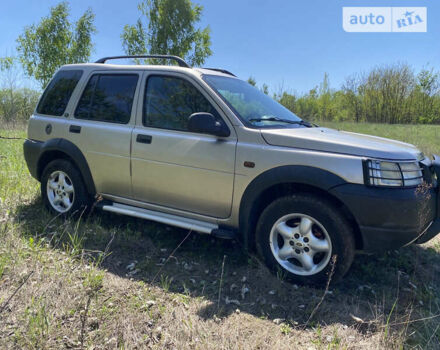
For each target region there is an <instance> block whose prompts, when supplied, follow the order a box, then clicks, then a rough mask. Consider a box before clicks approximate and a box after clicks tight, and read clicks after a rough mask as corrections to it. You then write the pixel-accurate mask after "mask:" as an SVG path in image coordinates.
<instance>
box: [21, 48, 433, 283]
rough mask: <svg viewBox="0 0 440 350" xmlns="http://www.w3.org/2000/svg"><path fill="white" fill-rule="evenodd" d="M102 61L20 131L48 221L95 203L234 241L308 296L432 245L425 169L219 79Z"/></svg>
mask: <svg viewBox="0 0 440 350" xmlns="http://www.w3.org/2000/svg"><path fill="white" fill-rule="evenodd" d="M125 57H131V56H125ZM113 58H120V57H107V58H103V59H101V60H99V61H97V62H96V63H92V64H73V65H66V66H63V67H62V68H61V69H60V70H59V71H58V72H57V73H56V74H55V76H54V77H53V79H52V81H51V82H50V84H49V85H48V87H47V89H46V91H45V92H44V93H43V95H42V97H41V99H40V101H39V103H38V106H37V108H36V110H35V113H34V114H33V115H32V117H31V118H30V121H29V128H28V139H27V140H26V142H25V144H24V155H25V158H26V161H27V165H28V168H29V170H30V173H31V174H32V175H33V176H34V177H35V178H36V179H38V180H39V181H40V182H41V192H42V196H43V200H44V203H45V204H46V206H47V207H48V208H49V210H51V211H52V212H54V213H55V214H57V215H58V214H60V213H62V214H63V215H71V214H74V213H78V212H81V211H83V208H87V207H90V206H91V204H92V203H93V202H94V201H95V204H96V205H97V206H98V207H101V208H102V209H103V210H106V211H110V212H113V213H118V214H123V215H130V216H135V217H138V218H145V219H148V220H153V221H157V222H161V223H165V224H169V225H174V226H178V227H182V228H186V229H190V230H194V231H199V232H203V233H207V234H211V235H213V236H217V237H223V238H237V239H239V240H241V241H242V242H243V244H244V245H245V247H247V248H248V249H256V250H257V252H258V253H259V254H260V256H261V257H262V258H263V259H264V261H265V262H266V263H267V265H268V266H269V267H270V268H271V269H272V270H277V269H278V270H279V269H281V270H283V271H285V273H286V275H288V277H290V279H291V280H294V281H295V282H299V283H313V284H323V283H325V282H326V280H327V279H328V276H329V273H330V271H332V269H333V272H334V274H333V276H332V278H333V281H334V280H338V279H339V278H341V277H342V276H343V275H344V274H345V273H346V272H347V270H348V269H349V267H350V265H351V263H352V260H353V257H354V254H355V251H356V250H362V251H366V252H374V251H381V250H382V251H383V250H388V249H393V248H397V247H400V246H403V245H407V244H411V243H413V242H417V243H422V242H426V241H427V240H429V239H430V238H432V237H433V236H434V235H436V234H437V233H438V232H439V231H440V220H439V213H438V203H437V202H438V200H437V198H438V194H437V180H436V179H437V175H438V174H439V172H440V162H439V161H437V158H436V157H435V156H434V157H432V158H427V157H425V156H424V155H423V154H422V153H421V152H420V151H419V150H417V149H416V148H415V147H414V146H412V145H409V144H406V143H403V142H398V141H392V140H388V139H384V138H379V137H373V136H367V135H361V134H355V133H349V132H343V131H336V130H332V129H328V128H322V127H318V126H316V125H312V124H310V123H308V122H306V121H304V120H301V119H300V118H299V117H298V116H296V115H295V114H293V113H292V112H290V111H289V110H287V109H286V108H284V107H283V106H281V105H280V104H278V103H277V102H275V101H274V100H273V99H271V98H270V97H268V96H266V95H265V94H263V93H262V92H260V91H259V90H257V89H255V88H254V87H252V86H251V85H249V84H248V83H246V82H244V81H242V80H240V79H238V78H236V77H235V76H234V75H233V74H231V73H230V72H228V71H225V70H222V69H199V68H191V67H189V66H188V65H187V64H186V63H185V62H184V61H183V60H182V59H180V58H178V57H175V56H138V57H137V58H138V59H139V58H148V59H154V58H159V59H161V60H162V61H164V60H174V61H176V62H177V63H178V66H175V65H170V66H168V65H111V64H105V62H106V61H107V60H109V59H113ZM96 202H97V203H96ZM333 256H336V258H332V257H333ZM334 261H336V264H335V266H333V265H334V264H333V262H334Z"/></svg>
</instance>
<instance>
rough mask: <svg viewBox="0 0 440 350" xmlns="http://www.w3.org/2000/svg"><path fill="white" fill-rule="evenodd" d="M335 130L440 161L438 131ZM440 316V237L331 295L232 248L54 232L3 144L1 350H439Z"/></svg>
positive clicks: (164, 238)
mask: <svg viewBox="0 0 440 350" xmlns="http://www.w3.org/2000/svg"><path fill="white" fill-rule="evenodd" d="M323 124H324V123H323ZM325 125H326V126H331V127H335V128H340V129H345V130H350V131H357V132H364V133H370V134H375V135H379V136H385V137H392V138H396V139H400V140H402V141H406V142H411V143H415V144H417V145H419V146H420V147H421V148H422V149H423V151H425V152H428V153H429V152H437V153H439V154H440V139H439V138H438V135H439V134H440V127H439V126H402V125H393V126H389V125H371V124H325ZM0 135H2V136H8V137H24V132H23V131H20V130H5V129H3V130H0ZM182 242H183V243H182ZM179 244H181V245H180V246H179ZM439 315H440V239H439V238H436V239H435V240H433V241H431V242H429V243H427V244H425V245H423V246H410V247H406V248H402V249H400V250H398V251H392V252H389V253H386V254H383V255H379V256H366V255H359V256H357V257H356V260H355V262H354V264H353V267H352V269H351V270H350V272H349V273H348V275H347V276H346V278H345V280H344V281H343V282H342V283H341V284H339V285H337V286H331V287H330V290H329V291H328V292H327V293H326V294H325V295H323V290H320V289H314V288H308V287H301V286H296V285H292V284H289V283H286V282H285V281H284V280H283V275H282V274H278V275H277V276H274V275H272V274H270V273H269V272H268V271H267V270H266V268H265V267H264V266H263V265H262V264H261V263H260V262H259V260H258V259H257V258H256V257H255V256H254V255H252V254H248V253H246V252H244V251H243V250H242V249H241V247H240V245H239V244H238V243H235V242H230V241H222V240H218V239H213V238H211V237H209V236H207V235H199V234H195V233H188V232H187V231H185V230H180V229H176V228H172V227H168V226H164V225H159V224H155V223H151V222H148V221H142V220H137V219H134V218H128V217H121V216H116V215H111V214H107V213H103V212H93V213H92V214H91V215H90V216H88V217H87V218H83V219H82V220H78V221H69V220H67V221H63V220H61V219H53V218H52V217H51V216H50V215H49V214H48V213H47V212H46V210H45V209H44V208H43V205H42V202H41V200H40V197H39V184H38V183H37V182H36V181H35V180H34V179H32V178H31V177H30V175H29V174H28V171H27V168H26V166H25V163H24V160H23V157H22V140H4V139H0V349H63V348H69V349H82V348H84V349H144V348H153V349H162V348H165V349H382V348H384V349H401V348H415V349H440V317H439Z"/></svg>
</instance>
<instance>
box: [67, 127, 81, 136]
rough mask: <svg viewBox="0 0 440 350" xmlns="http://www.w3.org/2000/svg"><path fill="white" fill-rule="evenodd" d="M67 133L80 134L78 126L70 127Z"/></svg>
mask: <svg viewBox="0 0 440 350" xmlns="http://www.w3.org/2000/svg"><path fill="white" fill-rule="evenodd" d="M69 131H70V132H72V133H74V134H79V133H80V132H81V127H80V126H79V125H71V126H70V127H69Z"/></svg>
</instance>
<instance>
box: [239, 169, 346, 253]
mask: <svg viewBox="0 0 440 350" xmlns="http://www.w3.org/2000/svg"><path fill="white" fill-rule="evenodd" d="M345 183H347V182H346V181H345V180H344V179H343V178H341V177H340V176H338V175H335V174H333V173H331V172H329V171H327V170H323V169H320V168H315V167H312V166H304V165H284V166H279V167H276V168H272V169H270V170H267V171H265V172H263V173H261V174H260V175H258V176H257V177H256V178H255V179H253V180H252V181H251V183H250V184H249V185H248V186H247V188H246V190H245V191H244V193H243V196H242V197H241V201H240V209H239V228H240V234H241V239H242V240H243V243H244V245H245V247H246V248H249V247H250V246H249V243H250V242H249V238H250V237H251V235H252V234H253V231H254V229H255V226H256V223H257V221H258V217H257V214H258V206H257V205H256V203H257V201H258V198H259V197H260V196H261V195H262V194H263V193H264V192H265V191H266V190H268V189H270V188H271V187H274V186H276V185H282V184H292V185H293V186H295V185H297V186H301V185H306V186H310V187H314V188H317V189H319V190H322V191H325V192H327V193H328V191H329V190H330V189H331V188H333V187H335V186H338V185H342V184H345Z"/></svg>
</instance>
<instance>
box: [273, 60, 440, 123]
mask: <svg viewBox="0 0 440 350" xmlns="http://www.w3.org/2000/svg"><path fill="white" fill-rule="evenodd" d="M274 98H275V99H276V100H277V101H279V102H280V103H281V104H283V105H284V106H285V107H286V108H288V109H289V110H291V111H292V112H294V113H295V114H297V115H298V116H300V117H301V118H303V119H307V120H311V121H323V120H327V121H353V122H369V123H389V124H396V123H400V124H415V123H424V124H426V123H435V124H438V123H440V75H439V73H438V72H436V71H434V69H433V68H423V69H421V70H420V71H419V72H415V71H414V70H413V69H412V68H411V67H410V66H409V65H407V64H402V63H398V64H392V65H383V66H377V67H374V68H372V69H371V70H370V71H369V72H367V73H362V74H353V75H351V76H349V77H348V78H346V79H345V81H344V83H343V84H342V86H341V87H340V88H339V89H331V88H330V83H329V77H328V74H325V75H324V78H323V81H322V82H321V84H319V85H318V86H316V87H315V88H313V89H311V90H310V91H309V92H308V93H306V94H302V95H298V94H295V93H289V92H287V91H280V92H278V93H275V94H274Z"/></svg>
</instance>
